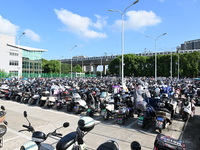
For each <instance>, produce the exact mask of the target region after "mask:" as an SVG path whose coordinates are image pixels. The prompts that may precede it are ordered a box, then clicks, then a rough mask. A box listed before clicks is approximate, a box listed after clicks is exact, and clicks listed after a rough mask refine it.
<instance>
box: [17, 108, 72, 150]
mask: <svg viewBox="0 0 200 150" xmlns="http://www.w3.org/2000/svg"><path fill="white" fill-rule="evenodd" d="M24 117H25V118H26V119H27V121H28V123H29V125H23V127H24V128H26V129H23V130H20V131H19V132H22V131H28V132H31V133H32V139H31V140H30V141H28V142H26V143H25V144H23V145H22V146H21V147H20V150H41V149H44V148H45V149H47V150H53V149H54V147H53V146H52V145H49V144H45V143H42V142H44V141H45V140H46V139H47V138H48V137H49V136H55V137H59V138H62V134H61V133H57V130H58V129H60V128H62V127H64V128H66V127H68V126H69V123H68V122H65V123H64V124H63V126H62V127H59V128H57V129H55V130H54V131H53V132H50V133H48V134H45V133H43V132H41V131H35V129H34V128H33V127H32V126H31V123H30V121H29V120H28V118H27V112H26V111H24Z"/></svg>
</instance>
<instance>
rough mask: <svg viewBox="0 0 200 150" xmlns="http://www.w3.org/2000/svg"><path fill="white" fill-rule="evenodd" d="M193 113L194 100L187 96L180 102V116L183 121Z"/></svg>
mask: <svg viewBox="0 0 200 150" xmlns="http://www.w3.org/2000/svg"><path fill="white" fill-rule="evenodd" d="M194 114H195V101H194V100H193V99H190V98H187V99H184V100H183V102H182V108H181V116H182V120H183V121H185V122H186V121H187V120H188V119H189V117H193V116H194Z"/></svg>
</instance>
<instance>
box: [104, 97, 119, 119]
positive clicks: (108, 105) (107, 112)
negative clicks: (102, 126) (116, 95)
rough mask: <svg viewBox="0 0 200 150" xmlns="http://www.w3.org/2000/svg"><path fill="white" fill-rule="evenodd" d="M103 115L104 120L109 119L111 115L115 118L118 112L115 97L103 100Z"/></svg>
mask: <svg viewBox="0 0 200 150" xmlns="http://www.w3.org/2000/svg"><path fill="white" fill-rule="evenodd" d="M101 105H102V106H101V116H103V119H104V120H108V118H109V117H112V118H113V119H114V116H115V115H116V113H117V110H115V102H114V99H113V98H111V99H110V100H108V101H104V102H103V103H102V102H101Z"/></svg>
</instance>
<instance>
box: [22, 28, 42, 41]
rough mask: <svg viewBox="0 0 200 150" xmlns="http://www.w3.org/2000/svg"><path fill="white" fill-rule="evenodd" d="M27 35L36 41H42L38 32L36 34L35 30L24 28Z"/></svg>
mask: <svg viewBox="0 0 200 150" xmlns="http://www.w3.org/2000/svg"><path fill="white" fill-rule="evenodd" d="M24 32H25V35H26V36H27V37H28V38H30V39H31V40H32V41H35V42H39V41H40V39H41V38H40V36H39V35H38V34H36V33H35V32H34V31H32V30H30V29H26V30H24Z"/></svg>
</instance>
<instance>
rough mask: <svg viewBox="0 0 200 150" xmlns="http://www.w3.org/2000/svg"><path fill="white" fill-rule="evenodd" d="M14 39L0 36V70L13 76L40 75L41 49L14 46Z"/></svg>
mask: <svg viewBox="0 0 200 150" xmlns="http://www.w3.org/2000/svg"><path fill="white" fill-rule="evenodd" d="M15 41H16V40H15V37H14V36H8V35H2V34H0V52H1V53H0V70H3V71H5V72H6V73H10V74H13V75H15V76H18V77H19V76H24V75H25V74H26V75H25V76H26V77H27V74H28V75H29V76H30V74H31V73H42V61H41V59H42V52H46V50H43V49H36V48H31V47H25V46H19V45H15Z"/></svg>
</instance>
